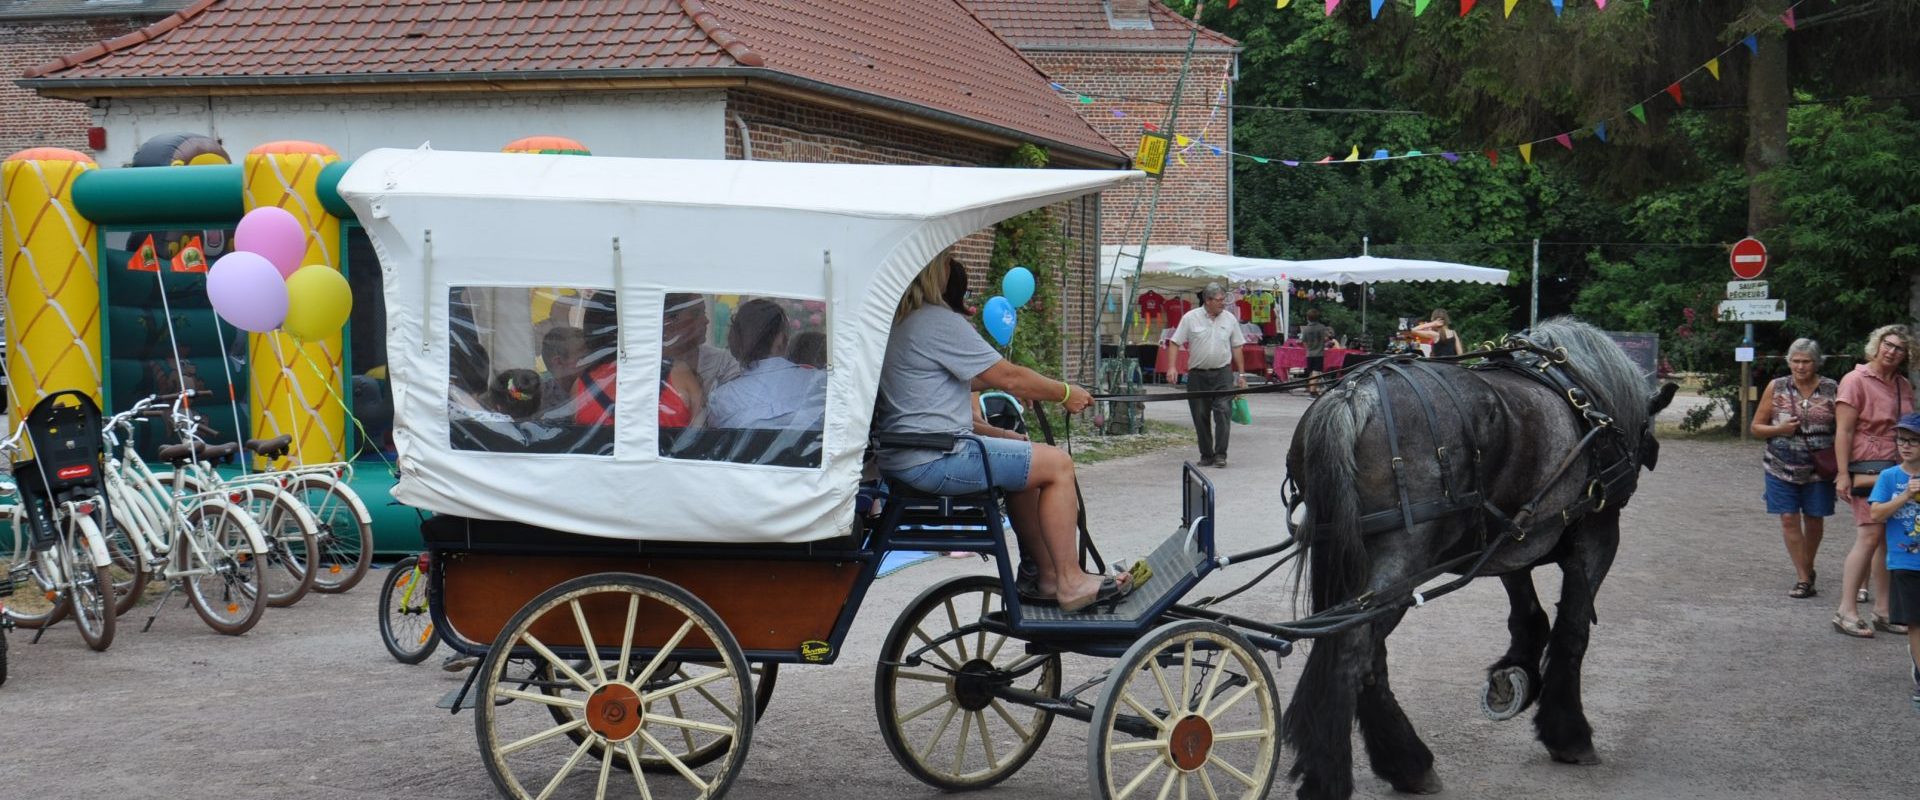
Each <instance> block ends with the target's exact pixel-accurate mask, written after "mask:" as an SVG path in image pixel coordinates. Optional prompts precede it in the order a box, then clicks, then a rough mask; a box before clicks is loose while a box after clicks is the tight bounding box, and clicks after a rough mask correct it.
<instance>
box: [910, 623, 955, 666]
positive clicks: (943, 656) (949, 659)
mask: <svg viewBox="0 0 1920 800" xmlns="http://www.w3.org/2000/svg"><path fill="white" fill-rule="evenodd" d="M913 635H914V636H917V637H920V641H923V642H926V643H927V652H929V653H932V654H934V655H936V656H939V657H940V660H941V661H943V662H946V665H947V668H948V669H951V670H954V671H955V672H958V671H959V670H960V662H958V661H955V660H953V656H950V655H947V651H945V650H942V649H940V645H937V644H934V642H933V637H931V636H928V635H927V632H926V631H923V630H921V629H920V626H918V625H915V626H913Z"/></svg>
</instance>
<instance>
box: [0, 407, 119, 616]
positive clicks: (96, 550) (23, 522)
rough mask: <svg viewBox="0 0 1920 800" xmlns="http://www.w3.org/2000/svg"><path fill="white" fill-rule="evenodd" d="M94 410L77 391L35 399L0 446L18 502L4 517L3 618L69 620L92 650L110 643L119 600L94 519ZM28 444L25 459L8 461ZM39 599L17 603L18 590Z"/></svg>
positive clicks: (97, 480) (98, 501) (96, 472)
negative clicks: (8, 583)
mask: <svg viewBox="0 0 1920 800" xmlns="http://www.w3.org/2000/svg"><path fill="white" fill-rule="evenodd" d="M99 418H100V411H99V408H98V407H97V406H95V405H94V403H93V398H91V397H89V396H87V395H86V394H84V393H82V392H77V391H71V390H68V391H60V392H54V393H53V394H50V395H48V396H46V397H45V398H42V399H41V400H40V402H38V403H37V404H35V405H34V407H33V410H32V411H31V412H29V413H28V414H27V417H26V419H24V420H22V421H21V422H20V425H19V426H18V427H17V428H16V429H15V430H14V432H13V435H11V436H9V437H7V439H6V440H5V441H0V454H4V456H5V458H6V460H7V462H8V464H9V470H10V471H11V472H12V474H13V477H14V490H15V493H16V495H15V496H16V497H17V502H16V503H15V505H14V507H13V511H12V513H11V514H10V515H9V516H10V517H11V521H12V525H11V526H10V527H11V528H12V534H13V535H12V537H11V543H10V545H9V547H8V549H7V550H6V552H5V553H4V558H5V567H6V572H7V575H8V577H9V578H11V579H12V583H13V584H14V585H13V587H12V588H11V589H9V592H8V595H7V596H6V599H5V600H0V605H4V606H5V611H4V615H5V618H6V620H7V621H8V622H9V623H10V624H12V625H15V626H19V627H25V628H34V629H37V630H38V633H36V634H35V638H36V639H37V638H38V637H39V636H40V635H43V634H44V633H45V631H46V629H47V628H50V627H52V626H53V625H54V624H56V623H59V622H61V621H62V620H64V619H65V618H66V617H68V616H72V617H73V620H74V626H75V627H76V628H78V629H79V631H80V638H81V639H82V640H83V641H85V642H86V643H87V646H88V647H90V648H92V649H94V650H105V649H107V648H108V647H111V646H112V645H113V636H114V628H115V625H114V621H115V619H116V618H117V617H118V610H119V608H118V606H119V604H118V598H117V597H116V595H115V590H114V582H113V579H112V576H111V574H110V572H109V570H110V568H111V567H112V566H113V558H112V556H111V555H110V554H109V553H108V551H107V547H106V537H105V536H104V535H103V534H102V533H101V528H100V525H99V523H98V522H97V521H96V520H95V514H96V512H98V511H100V510H101V504H102V502H104V498H102V497H101V494H100V469H99V464H100V450H101V448H100V445H99V439H98V438H97V437H95V436H93V435H92V433H93V431H94V430H96V429H97V425H98V424H99V423H98V420H99ZM23 440H24V442H25V447H31V448H32V450H33V455H34V457H33V458H32V459H28V460H24V461H20V462H18V463H14V461H13V459H14V458H15V457H17V456H18V455H20V454H21V452H22V451H23V450H24V449H25V447H23ZM23 478H24V480H23ZM23 590H25V591H31V592H36V593H37V594H38V596H39V599H40V600H41V601H43V602H44V604H42V603H41V602H31V601H29V602H28V603H24V604H23V603H21V602H19V601H21V600H25V599H27V595H25V593H24V592H23Z"/></svg>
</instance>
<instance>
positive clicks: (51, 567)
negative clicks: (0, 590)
mask: <svg viewBox="0 0 1920 800" xmlns="http://www.w3.org/2000/svg"><path fill="white" fill-rule="evenodd" d="M22 513H24V511H23V510H22V509H19V508H15V509H14V518H13V524H12V525H11V526H9V527H11V529H12V530H11V535H8V536H6V537H4V538H0V542H5V543H6V550H5V551H4V552H0V569H5V570H6V571H7V573H8V574H10V575H12V576H13V589H12V590H11V591H9V592H8V593H7V594H6V596H4V597H0V613H4V614H5V615H6V619H7V621H8V622H9V623H12V624H13V625H15V626H17V627H21V628H28V629H35V630H37V629H39V628H45V627H47V626H49V625H53V624H55V623H58V622H60V621H61V620H64V619H66V618H67V596H66V595H65V594H63V593H62V592H61V591H60V588H59V581H58V580H57V579H56V578H55V576H56V575H58V574H59V568H58V566H57V565H56V564H54V555H53V549H52V548H48V549H46V550H39V551H36V550H34V549H33V542H32V539H31V538H30V535H29V534H28V532H27V525H26V520H24V519H22V518H21V517H20V514H22Z"/></svg>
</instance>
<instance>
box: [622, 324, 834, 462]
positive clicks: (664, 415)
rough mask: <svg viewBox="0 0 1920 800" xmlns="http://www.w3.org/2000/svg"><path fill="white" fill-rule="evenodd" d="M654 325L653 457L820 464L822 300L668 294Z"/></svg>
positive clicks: (824, 404)
mask: <svg viewBox="0 0 1920 800" xmlns="http://www.w3.org/2000/svg"><path fill="white" fill-rule="evenodd" d="M661 310H662V312H663V313H662V316H661V319H662V323H661V330H660V380H659V381H658V382H657V384H656V386H657V391H658V393H659V398H660V418H659V424H660V455H662V456H665V457H668V458H681V459H692V460H701V461H728V462H733V463H739V464H767V465H774V466H787V467H819V466H820V449H821V429H822V427H823V425H824V422H825V418H826V411H827V368H826V367H827V338H826V316H827V307H826V303H825V302H824V301H821V300H813V299H806V298H791V297H770V296H762V295H749V294H738V295H736V294H695V293H690V292H670V293H668V294H667V295H666V297H665V298H664V300H663V305H662V309H661Z"/></svg>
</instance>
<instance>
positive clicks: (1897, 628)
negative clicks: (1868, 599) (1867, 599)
mask: <svg viewBox="0 0 1920 800" xmlns="http://www.w3.org/2000/svg"><path fill="white" fill-rule="evenodd" d="M1873 627H1874V629H1875V630H1881V631H1886V632H1887V633H1891V634H1894V635H1896V636H1905V635H1907V626H1905V625H1902V624H1900V623H1898V622H1892V621H1889V620H1888V619H1887V615H1885V614H1875V615H1873Z"/></svg>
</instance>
